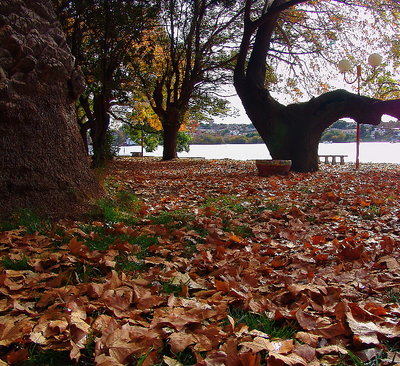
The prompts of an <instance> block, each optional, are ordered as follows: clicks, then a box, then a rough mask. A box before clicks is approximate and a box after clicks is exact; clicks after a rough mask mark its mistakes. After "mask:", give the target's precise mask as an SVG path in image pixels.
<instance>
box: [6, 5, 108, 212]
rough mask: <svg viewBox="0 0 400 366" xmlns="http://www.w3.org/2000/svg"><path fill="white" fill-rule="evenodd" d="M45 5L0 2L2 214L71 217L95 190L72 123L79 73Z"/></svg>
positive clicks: (58, 28) (80, 209) (82, 207)
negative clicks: (25, 212) (22, 212)
mask: <svg viewBox="0 0 400 366" xmlns="http://www.w3.org/2000/svg"><path fill="white" fill-rule="evenodd" d="M51 8H52V7H51V3H50V1H47V0H35V1H30V0H13V1H11V2H10V1H4V0H0V13H1V14H3V15H4V17H2V19H1V21H2V22H4V21H9V24H2V25H3V26H4V27H7V28H8V32H3V34H2V36H1V37H2V38H1V42H0V44H1V46H0V47H1V48H0V51H1V54H2V55H7V57H6V59H2V67H3V68H2V67H0V172H1V173H0V214H3V215H6V214H9V213H12V212H15V211H18V210H21V209H29V210H32V211H35V212H37V213H39V214H45V215H53V216H73V215H74V214H75V213H79V212H81V211H82V210H84V209H85V207H87V205H88V203H89V201H90V199H92V198H94V197H96V196H98V195H99V194H100V193H101V189H100V187H99V185H98V183H97V182H96V179H95V177H94V176H93V174H92V172H91V171H90V169H89V161H88V157H87V155H86V154H85V149H84V145H83V142H82V139H81V137H80V134H79V129H78V125H77V122H76V115H75V108H74V100H75V99H76V98H77V97H78V95H79V93H80V92H81V91H82V88H81V85H80V84H79V80H80V78H81V74H80V73H79V72H78V70H77V69H75V68H74V61H73V57H72V56H71V53H70V52H69V50H68V49H67V48H66V46H65V40H64V35H63V32H62V30H61V29H60V26H59V23H58V22H57V21H56V19H55V15H54V14H53V12H52V11H51ZM27 15H28V16H27ZM33 19H34V21H33ZM39 26H40V27H39ZM33 27H35V28H34V29H33ZM35 32H37V33H38V36H33V37H31V36H30V35H32V34H35ZM16 40H20V42H19V43H18V42H17V41H16ZM43 47H44V49H45V50H46V52H43V51H42V50H43ZM3 61H4V62H3ZM49 61H51V62H49Z"/></svg>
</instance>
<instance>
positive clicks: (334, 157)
mask: <svg viewBox="0 0 400 366" xmlns="http://www.w3.org/2000/svg"><path fill="white" fill-rule="evenodd" d="M332 164H333V165H334V164H336V156H332Z"/></svg>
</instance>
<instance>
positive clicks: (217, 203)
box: [204, 195, 246, 213]
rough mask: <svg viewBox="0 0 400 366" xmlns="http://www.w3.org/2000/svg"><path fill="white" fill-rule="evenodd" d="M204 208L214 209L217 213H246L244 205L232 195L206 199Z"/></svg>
mask: <svg viewBox="0 0 400 366" xmlns="http://www.w3.org/2000/svg"><path fill="white" fill-rule="evenodd" d="M204 207H210V208H214V209H216V210H219V211H223V210H229V211H234V212H236V213H243V212H245V211H246V205H245V204H244V203H243V202H241V201H240V200H239V199H238V198H237V197H236V196H232V195H227V196H218V197H215V198H208V199H207V200H206V202H205V204H204Z"/></svg>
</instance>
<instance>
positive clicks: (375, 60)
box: [368, 53, 382, 67]
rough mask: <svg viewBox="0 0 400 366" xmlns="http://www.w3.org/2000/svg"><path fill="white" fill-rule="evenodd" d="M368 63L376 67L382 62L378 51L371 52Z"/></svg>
mask: <svg viewBox="0 0 400 366" xmlns="http://www.w3.org/2000/svg"><path fill="white" fill-rule="evenodd" d="M368 63H369V64H370V65H371V66H372V67H378V66H379V65H380V64H381V63H382V56H381V55H380V54H379V53H373V54H372V55H370V56H369V57H368Z"/></svg>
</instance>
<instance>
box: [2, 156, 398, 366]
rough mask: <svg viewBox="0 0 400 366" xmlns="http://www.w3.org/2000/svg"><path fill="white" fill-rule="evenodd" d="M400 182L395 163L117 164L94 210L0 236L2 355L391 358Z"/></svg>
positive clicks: (99, 359) (201, 360) (283, 360)
mask: <svg viewBox="0 0 400 366" xmlns="http://www.w3.org/2000/svg"><path fill="white" fill-rule="evenodd" d="M399 178H400V169H399V167H398V166H388V165H366V166H362V168H361V170H359V171H354V169H353V167H352V166H350V165H346V166H340V167H339V166H335V167H328V166H324V167H322V169H321V170H320V171H319V172H316V173H312V174H297V173H290V174H289V175H288V176H274V177H268V178H265V177H259V176H257V174H256V168H255V166H254V164H253V163H252V162H236V161H230V160H223V161H206V160H193V159H190V160H186V159H182V160H179V161H173V162H160V161H156V160H153V159H150V158H143V159H130V158H128V159H121V160H117V161H116V162H115V165H114V166H113V167H112V169H111V170H110V172H109V175H108V177H107V179H106V182H105V185H106V188H107V190H108V191H109V194H110V197H112V198H113V200H110V201H106V200H105V201H103V202H102V203H99V207H100V208H102V209H101V210H99V209H97V211H96V210H95V211H94V212H93V213H91V216H90V217H89V218H88V220H86V221H80V222H72V221H66V220H62V221H59V222H55V223H43V224H42V225H41V226H40V228H39V227H35V228H33V229H32V228H31V229H29V228H27V227H19V228H17V229H8V230H6V231H3V232H1V233H0V257H1V262H0V271H1V272H0V312H1V313H0V358H1V359H0V365H7V364H9V365H19V364H24V362H28V361H29V359H32V358H33V357H35V356H36V355H38V354H40V353H46V352H49V351H58V352H59V354H60V355H61V354H64V355H65V353H67V354H68V356H67V357H68V358H69V359H70V360H71V361H70V364H75V363H77V364H80V365H101V366H106V365H107V366H114V365H115V366H116V365H136V364H141V365H153V364H166V365H180V364H197V365H229V366H239V365H260V364H267V365H296V366H298V365H338V364H340V363H342V364H354V363H352V360H354V359H357V360H361V361H362V362H367V361H371V360H379V361H377V362H380V364H388V365H389V364H390V361H391V360H392V359H394V357H395V354H394V353H393V349H394V348H395V347H396V344H397V347H398V342H399V339H400V325H399V314H400V304H399V278H400V277H399V276H400V266H399V261H398V258H400V256H399V254H400V253H399V251H400V249H399V241H400V210H399V207H400V198H399V197H400V196H399V193H400V192H399V191H400V185H399ZM238 314H239V315H238ZM247 316H253V318H254V319H256V320H257V322H259V323H257V322H256V325H254V324H253V325H249V323H247V322H246V317H247ZM261 319H267V320H268V321H271V320H273V322H271V323H273V327H275V328H276V329H286V330H288V332H287V336H281V337H280V338H279V337H278V336H277V335H276V334H275V333H274V334H273V333H272V331H271V332H270V331H267V330H265V329H264V328H262V329H261V327H260V326H258V325H257V324H260V325H261ZM183 357H189V358H190V360H191V361H190V362H189V361H187V359H186V361H185V360H183ZM386 360H388V361H386ZM361 361H359V362H361Z"/></svg>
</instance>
